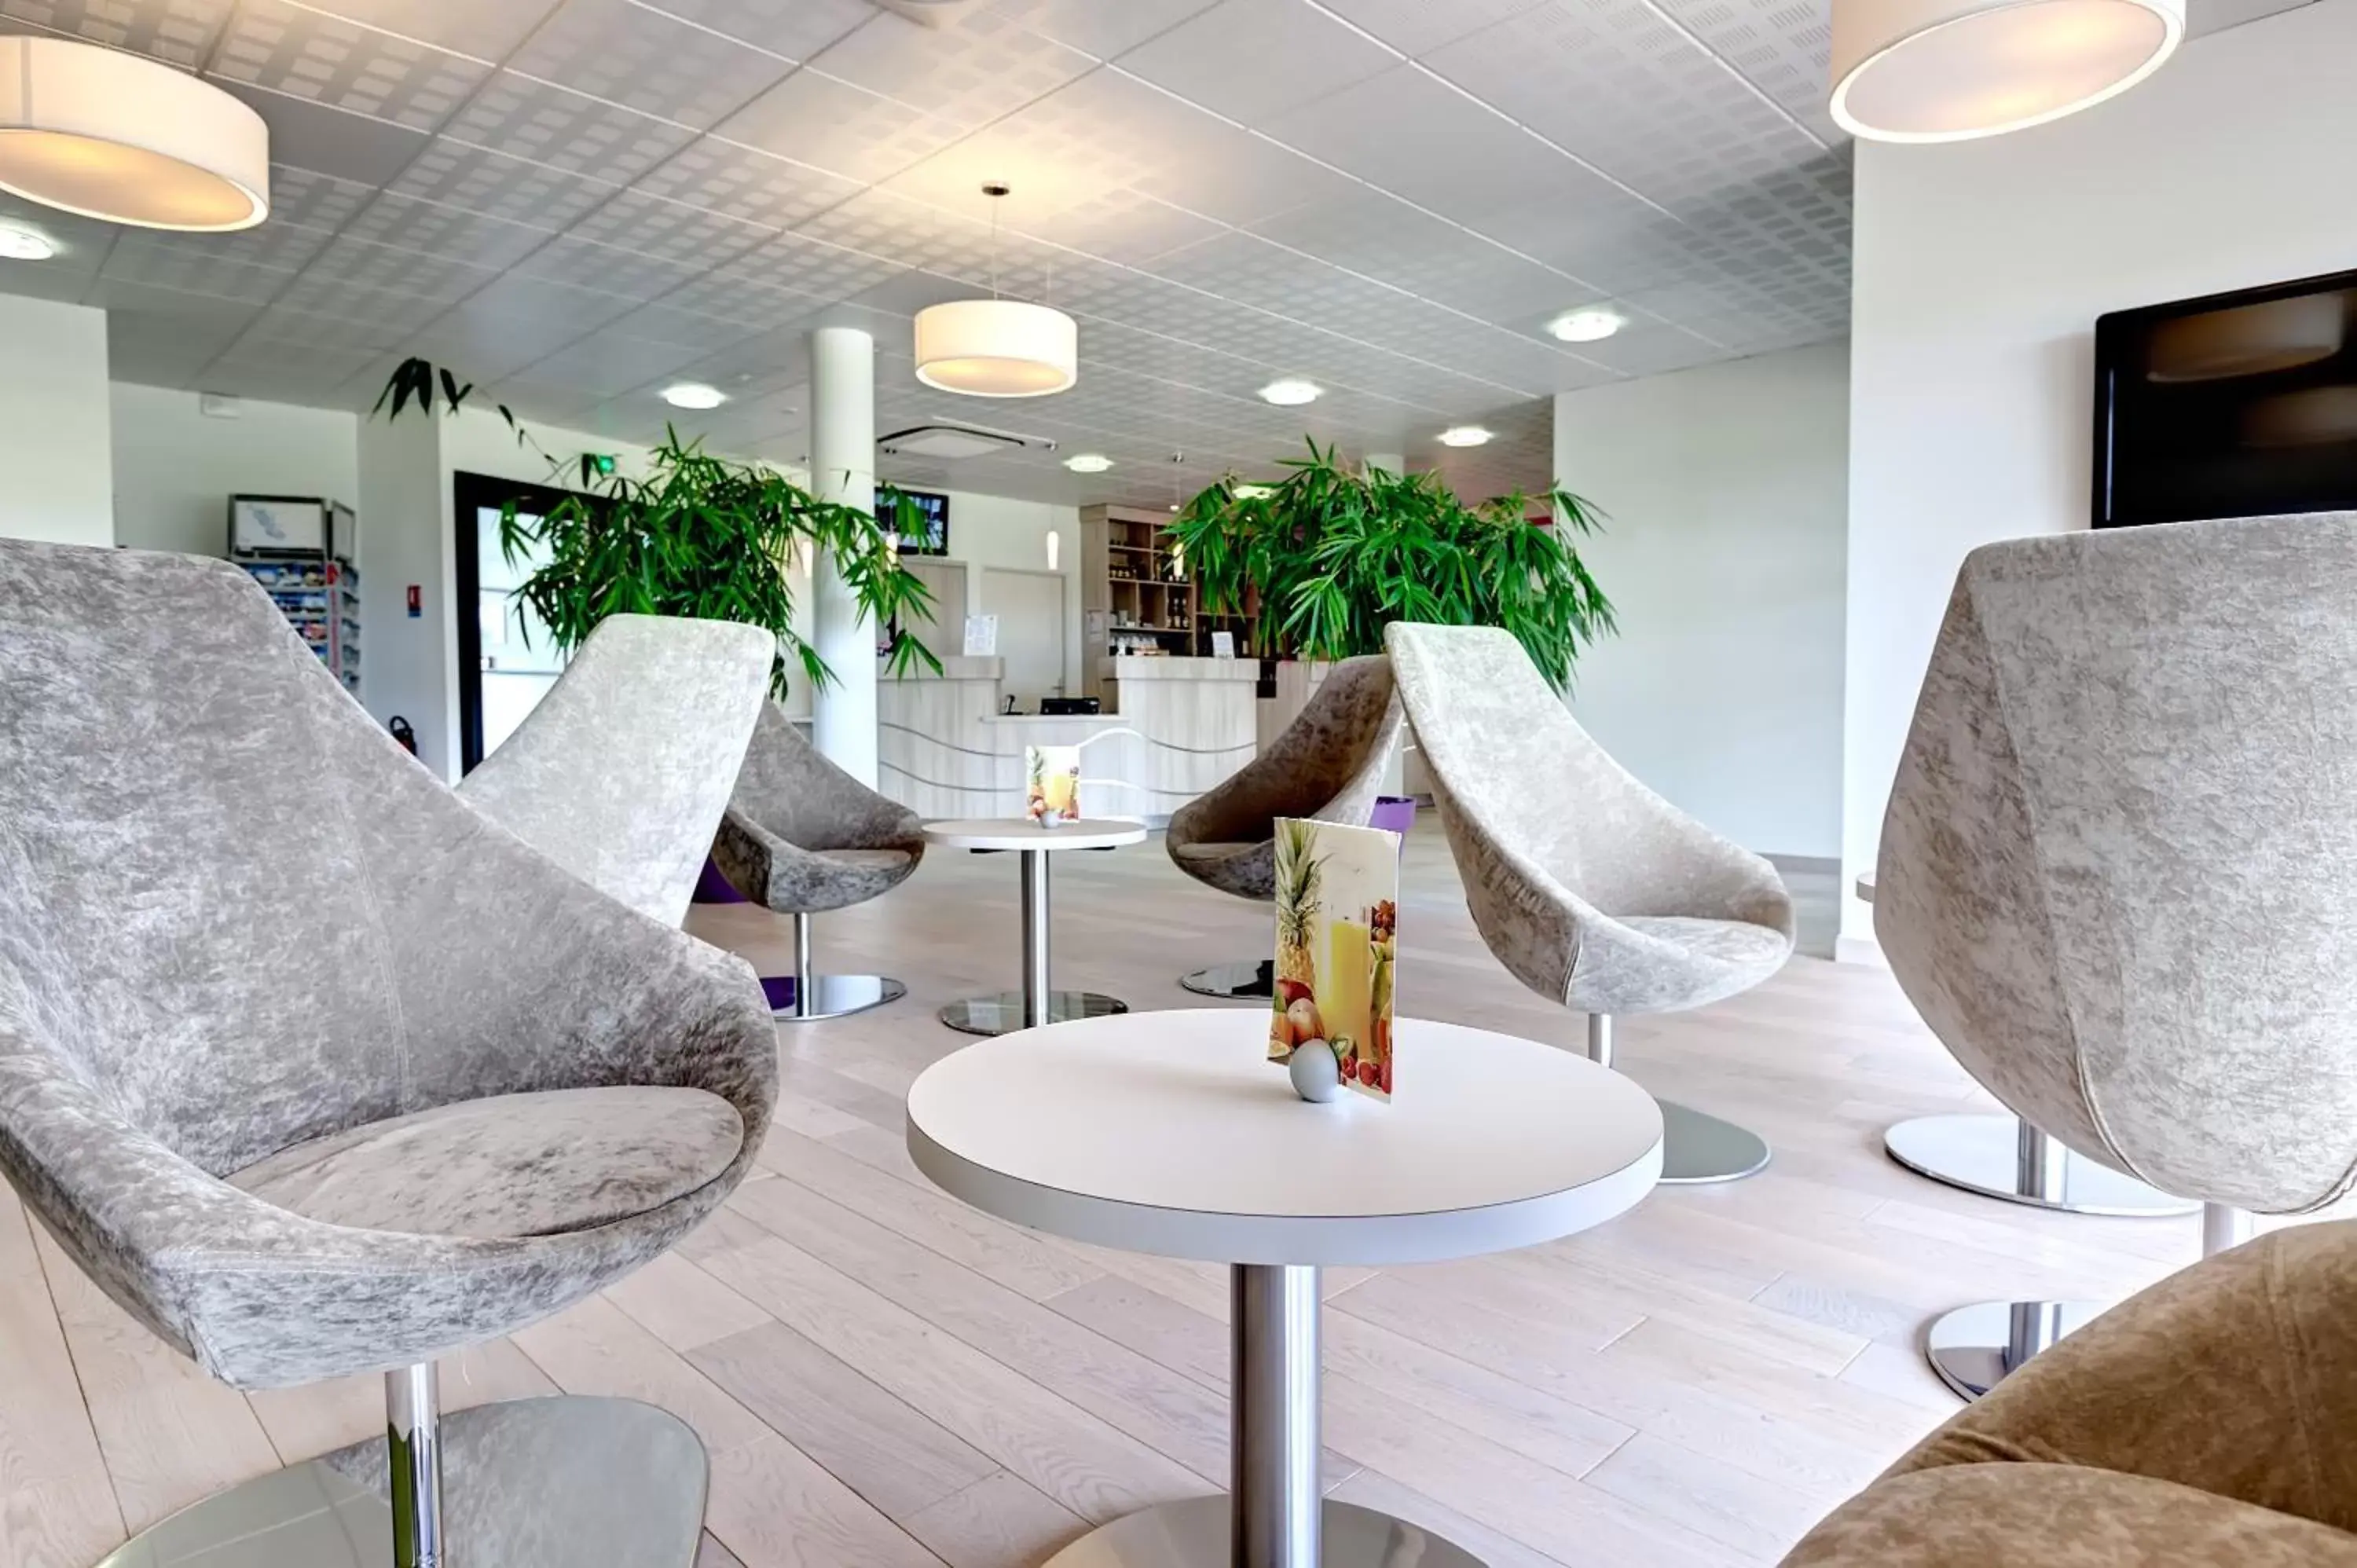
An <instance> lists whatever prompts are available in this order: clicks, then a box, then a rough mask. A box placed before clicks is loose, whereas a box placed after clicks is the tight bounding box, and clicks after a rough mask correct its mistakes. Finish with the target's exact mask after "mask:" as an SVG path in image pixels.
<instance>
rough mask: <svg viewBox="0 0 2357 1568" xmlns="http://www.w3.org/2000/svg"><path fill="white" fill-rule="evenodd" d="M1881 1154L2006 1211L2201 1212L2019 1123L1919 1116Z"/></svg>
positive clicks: (1886, 1141) (1900, 1127)
mask: <svg viewBox="0 0 2357 1568" xmlns="http://www.w3.org/2000/svg"><path fill="white" fill-rule="evenodd" d="M1882 1147H1883V1149H1884V1151H1885V1152H1886V1153H1887V1154H1889V1155H1890V1157H1891V1158H1892V1159H1894V1160H1897V1161H1898V1162H1899V1163H1900V1165H1905V1166H1906V1167H1907V1168H1908V1169H1909V1170H1910V1171H1913V1172H1914V1173H1915V1174H1916V1175H1918V1176H1930V1177H1931V1178H1932V1180H1933V1181H1936V1182H1941V1183H1943V1184H1945V1185H1946V1186H1949V1187H1961V1188H1963V1189H1964V1191H1966V1192H1976V1193H1978V1194H1980V1195H1981V1196H1982V1197H1996V1198H2003V1199H2004V1200H2005V1201H2006V1202H2007V1203H2026V1204H2029V1205H2030V1206H2032V1207H2033V1208H2059V1209H2063V1210H2066V1211H2068V1212H2070V1213H2072V1214H2102V1215H2113V1216H2117V1217H2119V1218H2123V1219H2141V1218H2150V1219H2158V1218H2162V1217H2164V1216H2169V1215H2177V1214H2190V1213H2192V1212H2193V1211H2194V1210H2195V1209H2197V1208H2201V1205H2200V1204H2198V1203H2191V1202H2188V1201H2187V1200H2185V1199H2184V1198H2180V1197H2169V1195H2168V1194H2167V1193H2165V1192H2162V1191H2160V1190H2159V1189H2158V1188H2157V1187H2147V1186H2146V1185H2145V1184H2144V1183H2143V1182H2140V1181H2138V1180H2136V1177H2134V1176H2126V1175H2123V1174H2122V1173H2120V1172H2118V1171H2115V1170H2114V1169H2112V1167H2111V1166H2109V1165H2104V1164H2101V1163H2099V1162H2097V1161H2094V1160H2090V1159H2083V1158H2081V1157H2080V1156H2079V1155H2073V1154H2072V1152H2071V1151H2070V1150H2069V1149H2066V1148H2064V1147H2063V1146H2062V1145H2061V1144H2059V1143H2057V1142H2056V1141H2055V1140H2054V1139H2052V1138H2050V1137H2048V1136H2047V1135H2046V1134H2045V1133H2040V1132H2039V1131H2038V1130H2037V1129H2036V1128H2034V1127H2032V1126H2030V1125H2029V1123H2028V1122H2024V1121H2022V1120H2021V1119H2020V1118H2018V1117H2015V1116H1919V1117H1916V1118H1915V1119H1914V1120H1913V1121H1911V1122H1900V1123H1898V1124H1897V1125H1896V1126H1894V1127H1892V1128H1891V1129H1890V1130H1889V1132H1887V1133H1883V1135H1882Z"/></svg>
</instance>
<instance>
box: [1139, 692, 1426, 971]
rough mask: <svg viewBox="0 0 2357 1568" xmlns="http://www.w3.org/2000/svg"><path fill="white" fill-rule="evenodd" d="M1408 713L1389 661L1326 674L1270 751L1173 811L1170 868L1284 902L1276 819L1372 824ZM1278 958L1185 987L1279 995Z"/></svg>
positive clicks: (1245, 894)
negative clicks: (1278, 875) (1278, 871)
mask: <svg viewBox="0 0 2357 1568" xmlns="http://www.w3.org/2000/svg"><path fill="white" fill-rule="evenodd" d="M1404 723H1405V714H1404V712H1403V711H1402V709H1401V707H1400V702H1399V694H1398V693H1397V691H1396V690H1395V689H1394V684H1393V682H1392V669H1391V661H1390V660H1387V659H1385V658H1383V656H1382V655H1380V654H1376V655H1372V656H1369V657H1367V658H1362V659H1345V660H1342V661H1341V662H1340V663H1339V664H1337V665H1335V666H1334V668H1333V669H1331V670H1330V671H1327V674H1326V679H1325V680H1324V681H1323V682H1319V684H1318V689H1317V690H1316V691H1315V692H1312V693H1310V695H1309V701H1308V703H1305V704H1303V706H1302V709H1301V712H1300V714H1297V716H1296V717H1295V719H1294V721H1293V723H1291V724H1290V725H1286V728H1285V733H1284V734H1282V735H1280V736H1277V737H1276V739H1275V741H1274V742H1272V743H1271V744H1270V746H1269V748H1268V749H1267V750H1266V751H1265V752H1263V753H1261V755H1260V756H1258V757H1254V759H1253V760H1252V761H1250V762H1248V763H1246V764H1244V766H1243V768H1240V769H1238V770H1237V771H1236V772H1235V773H1234V774H1232V775H1231V776H1230V777H1229V779H1227V780H1226V781H1225V782H1224V783H1222V784H1221V785H1219V786H1218V787H1217V788H1215V789H1211V790H1210V791H1208V792H1207V793H1205V794H1202V795H1199V796H1197V797H1196V798H1195V799H1194V800H1189V802H1187V804H1185V805H1183V806H1181V807H1179V810H1178V811H1174V812H1172V813H1171V816H1170V825H1169V827H1168V830H1167V831H1166V832H1165V833H1164V836H1163V847H1164V848H1165V849H1167V850H1168V852H1169V855H1170V863H1171V864H1172V865H1176V866H1177V867H1178V868H1179V870H1181V871H1183V872H1185V873H1186V874H1187V875H1189V876H1191V877H1193V878H1194V879H1195V880H1196V881H1198V882H1200V883H1202V884H1203V885H1204V886H1207V887H1216V888H1218V889H1219V890H1220V891H1221V892H1222V893H1232V894H1234V895H1235V896H1236V897H1239V898H1251V899H1255V900H1257V901H1258V902H1260V903H1263V904H1265V903H1268V902H1270V901H1271V900H1273V899H1274V898H1275V897H1276V825H1275V824H1276V819H1277V818H1279V817H1315V818H1317V819H1318V821H1319V822H1345V823H1348V824H1350V825H1351V826H1352V827H1364V826H1366V824H1367V819H1368V818H1369V816H1370V815H1372V812H1373V811H1374V809H1375V797H1376V795H1377V794H1378V793H1379V792H1380V791H1381V790H1382V789H1383V774H1384V771H1385V770H1386V769H1388V768H1390V767H1391V762H1392V757H1393V756H1394V754H1395V753H1396V752H1397V751H1398V749H1399V743H1400V730H1401V727H1402V725H1404ZM1274 946H1275V944H1274V943H1272V944H1271V949H1272V955H1271V957H1269V958H1264V959H1260V960H1257V961H1250V960H1248V961H1243V962H1241V963H1222V964H1214V965H1212V966H1211V968H1209V969H1199V970H1197V971H1195V972H1193V973H1191V974H1187V975H1182V976H1181V977H1180V978H1179V984H1181V985H1183V986H1185V987H1186V988H1187V989H1188V990H1189V991H1193V992H1197V993H1200V994H1202V995H1205V996H1252V997H1271V996H1274V995H1275V993H1276V991H1275V982H1276V975H1275V961H1274Z"/></svg>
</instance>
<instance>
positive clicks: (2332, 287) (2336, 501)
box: [2093, 272, 2357, 528]
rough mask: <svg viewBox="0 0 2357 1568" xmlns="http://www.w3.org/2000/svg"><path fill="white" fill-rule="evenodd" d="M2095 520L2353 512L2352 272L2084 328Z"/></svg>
mask: <svg viewBox="0 0 2357 1568" xmlns="http://www.w3.org/2000/svg"><path fill="white" fill-rule="evenodd" d="M2094 490H2095V493H2094V515H2093V522H2094V525H2095V526H2096V527H2097V528H2118V527H2125V526H2127V525H2130V524H2135V523H2146V522H2183V521H2190V520H2192V519H2195V518H2208V517H2268V516H2274V515H2276V514H2279V513H2284V512H2301V511H2357V272H2346V273H2335V274H2332V275H2330V276H2329V277H2318V278H2305V279H2302V280H2300V281H2299V282H2298V283H2286V284H2276V285H2271V286H2269V287H2266V288H2255V289H2246V290H2244V291H2243V292H2242V293H2239V294H2221V295H2211V296H2210V297H2208V298H2206V299H2187V300H2179V301H2177V302H2176V303H2174V304H2170V305H2153V306H2145V307H2144V308H2142V309H2140V310H2120V311H2115V312H2113V313H2112V314H2111V315H2109V316H2105V317H2102V318H2101V319H2099V320H2098V321H2097V322H2096V323H2095V486H2094Z"/></svg>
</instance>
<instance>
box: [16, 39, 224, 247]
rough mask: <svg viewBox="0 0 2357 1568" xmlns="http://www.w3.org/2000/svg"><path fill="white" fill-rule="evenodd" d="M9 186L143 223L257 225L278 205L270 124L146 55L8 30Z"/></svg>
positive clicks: (58, 204)
mask: <svg viewBox="0 0 2357 1568" xmlns="http://www.w3.org/2000/svg"><path fill="white" fill-rule="evenodd" d="M0 190H7V191H10V192H13V193H14V194H16V195H17V196H21V197H24V198H25V199H27V200H30V201H38V202H39V203H41V204H42V205H43V206H45V207H55V208H59V209H62V210H64V211H67V212H78V213H80V214H81V215H82V216H83V217H85V218H99V219H103V220H106V221H108V222H110V223H130V224H135V225H136V226H138V227H140V228H143V229H182V230H194V231H221V230H228V229H250V228H252V227H253V225H255V224H257V223H259V222H261V221H262V220H264V218H267V217H268V216H269V215H270V132H269V129H268V128H267V127H266V126H264V124H263V123H262V116H261V115H259V114H256V113H254V112H253V110H251V109H249V108H247V107H246V106H245V105H244V104H243V103H242V102H239V101H238V100H237V99H235V98H233V97H231V96H230V94H228V93H227V92H224V91H221V89H220V88H218V87H215V86H213V85H212V84H211V83H210V82H207V81H202V80H200V79H199V78H198V77H195V76H191V75H190V74H188V72H187V71H182V70H173V69H172V68H171V67H170V66H168V65H164V64H162V63H160V62H158V61H156V60H152V59H147V58H146V57H145V56H144V55H135V54H128V53H125V52H124V51H123V50H121V49H110V48H103V47H102V46H100V45H97V44H85V43H79V42H76V41H74V40H73V39H70V38H0Z"/></svg>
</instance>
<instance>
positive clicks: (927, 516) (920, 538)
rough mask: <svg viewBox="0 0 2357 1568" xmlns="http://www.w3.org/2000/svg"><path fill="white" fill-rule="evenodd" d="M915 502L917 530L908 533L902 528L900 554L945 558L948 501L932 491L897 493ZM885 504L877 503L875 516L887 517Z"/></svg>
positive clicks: (948, 533) (948, 550)
mask: <svg viewBox="0 0 2357 1568" xmlns="http://www.w3.org/2000/svg"><path fill="white" fill-rule="evenodd" d="M899 494H901V495H903V496H906V497H907V498H908V499H909V500H910V501H912V502H913V503H915V507H916V514H917V518H918V528H917V530H916V531H915V532H910V531H909V530H908V529H906V528H903V529H902V531H901V533H900V553H902V554H904V555H946V554H948V553H950V498H949V497H947V496H945V495H942V494H941V493H940V492H938V491H935V490H901V491H900V492H899ZM886 506H887V503H886V502H884V501H881V500H879V501H878V502H877V512H876V515H877V517H879V518H884V517H887V515H888V513H887V510H886Z"/></svg>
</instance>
